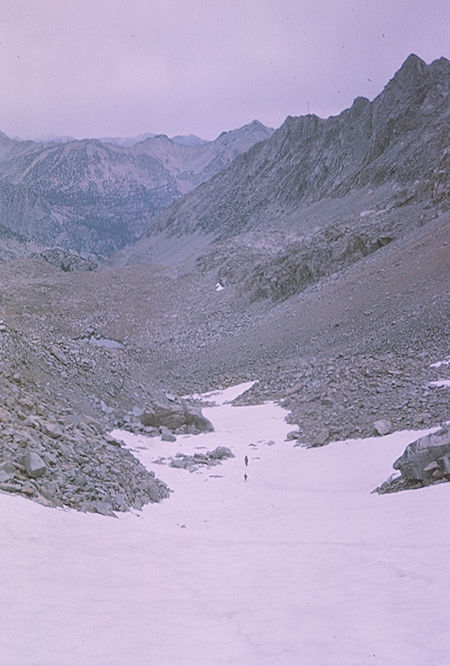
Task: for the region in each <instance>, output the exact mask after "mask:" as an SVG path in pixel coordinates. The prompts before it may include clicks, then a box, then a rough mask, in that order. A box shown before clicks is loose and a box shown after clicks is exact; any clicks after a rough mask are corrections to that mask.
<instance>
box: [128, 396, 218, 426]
mask: <svg viewBox="0 0 450 666" xmlns="http://www.w3.org/2000/svg"><path fill="white" fill-rule="evenodd" d="M141 421H142V424H143V425H144V426H153V427H156V428H161V426H165V427H166V428H168V429H169V430H171V431H172V432H176V431H177V430H180V428H183V427H184V426H190V427H193V428H195V430H196V431H197V432H211V431H212V430H214V428H213V425H212V423H211V422H210V421H208V419H207V418H205V417H204V416H203V414H202V411H201V409H200V408H199V407H197V406H195V405H192V404H190V403H188V402H186V401H184V400H183V401H181V400H180V401H169V400H166V401H162V400H161V401H159V402H156V401H155V402H153V403H152V404H151V405H149V406H148V407H147V408H146V409H145V411H144V413H143V414H142V416H141Z"/></svg>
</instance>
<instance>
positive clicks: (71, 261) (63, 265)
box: [38, 247, 97, 273]
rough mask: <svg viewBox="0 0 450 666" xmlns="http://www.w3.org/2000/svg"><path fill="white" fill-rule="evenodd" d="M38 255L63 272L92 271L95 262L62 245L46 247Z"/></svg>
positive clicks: (95, 266) (95, 264) (95, 265)
mask: <svg viewBox="0 0 450 666" xmlns="http://www.w3.org/2000/svg"><path fill="white" fill-rule="evenodd" d="M38 256H40V257H42V258H43V259H45V261H48V263H49V264H52V265H53V266H57V267H58V268H60V269H61V270H62V271H64V272H65V273H67V272H71V271H93V270H94V269H95V268H97V263H96V262H95V261H93V260H92V259H89V258H88V257H83V256H81V255H80V254H77V253H76V252H73V251H70V250H65V249H64V248H62V247H53V248H48V249H47V250H44V251H43V252H41V253H40V254H39V255H38Z"/></svg>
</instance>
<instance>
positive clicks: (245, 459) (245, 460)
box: [244, 456, 248, 467]
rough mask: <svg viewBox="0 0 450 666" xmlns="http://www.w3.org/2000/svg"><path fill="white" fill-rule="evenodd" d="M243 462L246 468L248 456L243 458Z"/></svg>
mask: <svg viewBox="0 0 450 666" xmlns="http://www.w3.org/2000/svg"><path fill="white" fill-rule="evenodd" d="M244 462H245V466H246V467H248V456H245V458H244Z"/></svg>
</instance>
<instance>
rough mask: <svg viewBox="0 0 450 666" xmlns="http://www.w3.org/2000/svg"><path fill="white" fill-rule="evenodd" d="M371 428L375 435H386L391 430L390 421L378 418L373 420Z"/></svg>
mask: <svg viewBox="0 0 450 666" xmlns="http://www.w3.org/2000/svg"><path fill="white" fill-rule="evenodd" d="M373 428H374V430H375V432H376V434H377V435H381V436H383V435H388V434H389V433H390V432H392V423H391V422H390V421H389V420H388V419H380V420H379V421H375V423H374V424H373Z"/></svg>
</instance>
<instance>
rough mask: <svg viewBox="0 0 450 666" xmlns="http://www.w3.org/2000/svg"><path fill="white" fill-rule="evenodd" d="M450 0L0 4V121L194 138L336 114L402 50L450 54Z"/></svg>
mask: <svg viewBox="0 0 450 666" xmlns="http://www.w3.org/2000/svg"><path fill="white" fill-rule="evenodd" d="M449 26H450V3H449V2H448V0H436V1H434V0H0V85H1V89H2V95H1V99H0V130H1V131H3V132H6V133H7V134H8V135H10V136H20V137H38V136H46V135H59V136H62V135H70V136H74V137H76V138H83V137H101V136H135V135H137V134H140V133H143V132H155V133H164V134H168V135H169V136H172V135H175V134H189V133H193V134H197V135H199V136H201V137H203V138H206V139H213V138H215V137H216V136H217V135H218V134H219V133H220V132H222V131H223V130H229V129H233V128H236V127H240V126H242V125H244V124H246V123H248V122H250V121H252V120H253V119H255V118H257V119H258V120H260V121H261V122H263V123H264V124H266V125H269V126H271V127H279V126H280V125H281V124H282V122H283V120H284V119H285V117H286V116H288V115H293V116H298V115H304V114H306V113H308V111H310V112H311V113H316V114H317V115H319V116H321V117H328V116H329V115H335V114H337V113H339V112H340V111H342V110H343V109H345V108H347V107H348V106H350V105H351V103H352V101H353V99H354V98H355V97H357V96H358V95H363V96H366V97H368V98H369V99H373V98H374V97H375V96H376V95H377V94H378V93H379V92H381V90H382V89H383V87H384V85H385V84H386V83H387V81H388V80H389V79H390V78H391V77H392V76H393V74H394V73H395V71H396V70H398V69H399V67H400V66H401V64H402V62H403V61H404V60H405V59H406V58H407V56H408V55H409V54H410V53H416V54H417V55H418V56H420V57H421V58H423V59H424V60H425V61H426V62H427V63H429V62H431V61H432V60H434V59H436V58H439V57H441V56H446V57H449V50H450V49H449V44H450V27H449Z"/></svg>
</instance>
